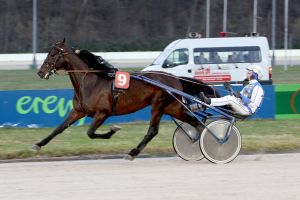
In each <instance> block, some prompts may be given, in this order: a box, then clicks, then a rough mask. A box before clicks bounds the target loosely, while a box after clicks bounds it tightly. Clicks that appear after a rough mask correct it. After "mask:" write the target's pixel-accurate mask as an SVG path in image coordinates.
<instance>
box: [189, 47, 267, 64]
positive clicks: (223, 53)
mask: <svg viewBox="0 0 300 200" xmlns="http://www.w3.org/2000/svg"><path fill="white" fill-rule="evenodd" d="M193 56H194V63H195V64H222V63H257V62H261V51H260V47H258V46H245V47H216V48H195V49H194V55H193Z"/></svg>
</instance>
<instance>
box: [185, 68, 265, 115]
mask: <svg viewBox="0 0 300 200" xmlns="http://www.w3.org/2000/svg"><path fill="white" fill-rule="evenodd" d="M262 76H263V74H262V69H261V67H260V66H258V65H251V66H250V67H248V68H247V79H248V80H249V84H248V85H246V86H245V87H244V88H243V89H242V91H241V92H237V91H233V90H232V89H231V88H230V84H229V83H225V84H224V86H225V88H226V89H227V90H229V91H230V92H231V95H226V96H224V97H221V98H207V97H206V96H205V95H204V93H200V100H201V101H203V102H204V103H206V104H209V105H212V106H225V105H229V106H231V108H232V110H233V111H235V112H237V113H238V114H240V115H252V114H253V113H255V111H256V110H257V108H258V107H260V105H261V103H262V100H263V97H264V91H263V89H262V86H261V85H260V83H259V82H258V80H260V79H261V78H262ZM200 107H201V105H199V104H197V103H195V104H192V105H190V109H191V110H192V111H195V110H198V109H199V108H200Z"/></svg>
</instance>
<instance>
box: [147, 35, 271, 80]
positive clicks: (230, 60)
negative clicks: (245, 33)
mask: <svg viewBox="0 0 300 200" xmlns="http://www.w3.org/2000/svg"><path fill="white" fill-rule="evenodd" d="M251 64H256V65H260V66H261V67H262V69H263V71H262V73H263V78H262V83H263V84H272V79H271V78H272V77H271V76H272V67H271V55H270V53H269V44H268V41H267V38H266V37H259V36H251V37H220V38H187V39H179V40H176V41H173V42H172V43H171V44H169V45H168V46H167V47H166V48H165V49H164V51H163V52H162V53H161V54H160V55H159V56H158V57H157V58H156V59H155V61H154V62H153V63H152V64H151V65H150V66H148V67H146V68H145V69H143V71H164V72H168V73H171V74H174V75H176V76H185V77H192V78H196V79H200V80H202V81H204V82H206V83H210V84H218V83H223V82H231V83H235V84H239V83H242V82H243V81H244V80H245V78H246V67H249V65H251Z"/></svg>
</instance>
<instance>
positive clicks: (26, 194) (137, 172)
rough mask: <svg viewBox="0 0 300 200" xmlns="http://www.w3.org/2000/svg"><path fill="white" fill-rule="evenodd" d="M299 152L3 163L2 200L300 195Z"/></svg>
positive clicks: (165, 199) (187, 199) (0, 170)
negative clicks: (213, 158) (223, 160)
mask: <svg viewBox="0 0 300 200" xmlns="http://www.w3.org/2000/svg"><path fill="white" fill-rule="evenodd" d="M299 186H300V154H299V153H293V154H262V155H240V156H238V157H237V158H236V159H235V160H234V161H233V162H231V163H229V164H225V165H222V164H219V165H216V164H212V163H210V162H208V161H206V160H202V161H199V162H186V161H183V160H181V159H180V158H176V157H172V158H137V159H135V160H134V161H132V162H131V161H127V160H123V159H107V160H84V161H56V162H23V163H4V164H0V191H1V192H0V199H1V200H7V199H14V200H27V199H28V200H29V199H30V200H35V199H38V200H54V199H55V200H60V199H70V200H77V199H78V200H90V199H101V200H106V199H111V200H118V199H128V200H134V199H139V200H144V199H149V200H160V199H161V200H162V199H163V200H168V199H172V200H174V199H180V200H181V199H182V200H192V199H197V200H198V199H213V200H215V199H222V200H223V199H230V200H233V199H242V200H248V199H249V200H250V199H251V200H253V199H255V200H256V199H264V200H267V199H272V200H274V199H285V200H287V199H293V200H294V199H299V196H300V187H299Z"/></svg>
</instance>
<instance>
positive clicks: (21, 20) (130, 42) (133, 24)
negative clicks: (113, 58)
mask: <svg viewBox="0 0 300 200" xmlns="http://www.w3.org/2000/svg"><path fill="white" fill-rule="evenodd" d="M210 2H211V5H210V8H211V11H210V17H211V18H210V22H211V23H210V36H211V37H218V36H219V32H220V31H222V26H223V0H211V1H210ZM289 5H290V7H289V44H290V47H291V48H300V1H298V0H289ZM276 6H277V9H276V12H277V16H276V48H282V47H283V41H284V40H283V38H284V1H283V0H277V5H276ZM37 10H38V14H37V18H38V21H37V23H38V40H37V44H38V48H37V51H38V52H47V51H48V48H49V46H50V45H52V44H53V43H55V42H57V41H60V40H62V39H63V38H64V37H65V38H66V39H67V43H68V44H70V45H71V46H74V47H78V48H86V49H89V50H92V51H146V50H149V51H160V50H162V49H163V47H164V46H165V45H167V44H168V43H169V42H171V41H173V40H175V39H178V38H184V37H185V36H186V35H187V33H188V32H192V31H195V32H200V33H203V35H204V36H205V32H206V30H205V27H206V1H205V0H163V1H162V0H101V1H99V0H64V1H61V0H38V1H37ZM252 13H253V0H243V1H241V0H228V11H227V16H228V18H227V30H228V31H230V32H235V33H237V34H238V35H240V36H242V35H243V34H244V33H249V32H252V24H253V22H252V16H253V15H252ZM257 13H258V18H257V30H258V32H259V33H260V34H261V35H266V36H267V37H268V39H269V42H270V41H271V26H272V23H271V20H272V1H271V0H259V1H258V12H257ZM0 27H1V31H0V44H1V45H0V53H18V52H31V51H32V0H9V1H7V0H0Z"/></svg>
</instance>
